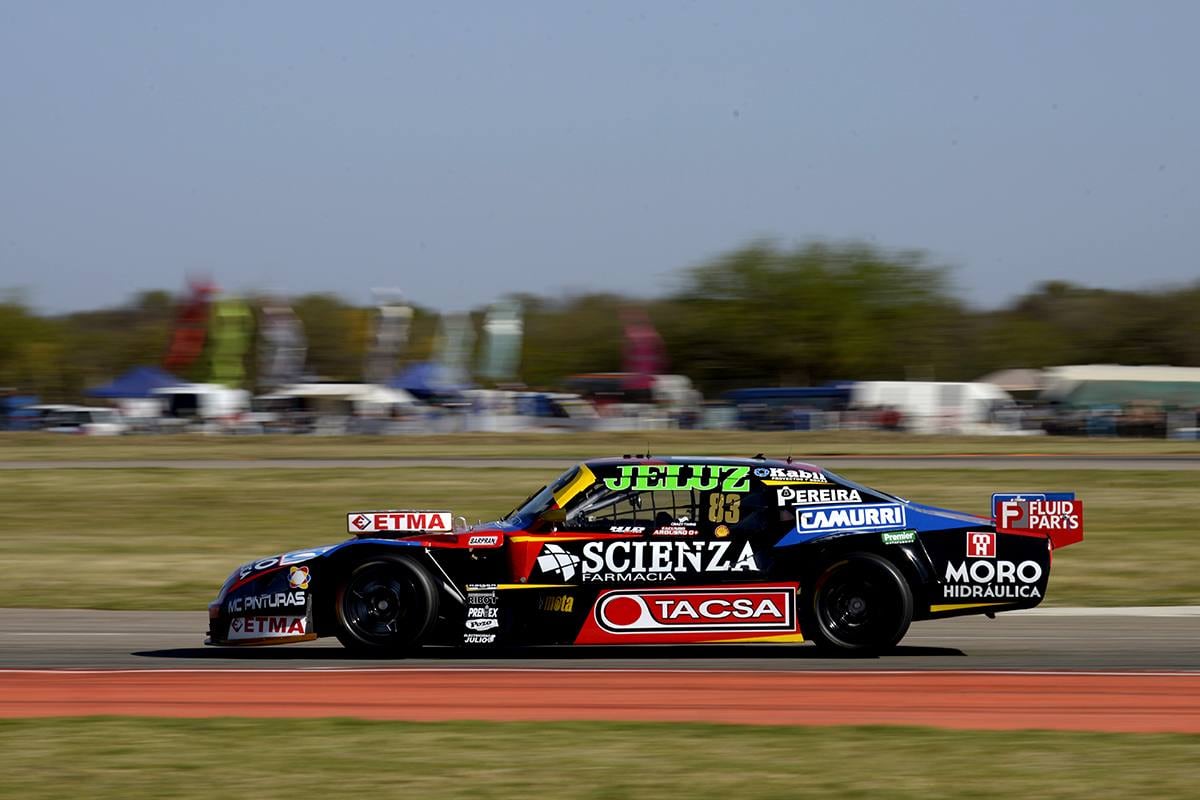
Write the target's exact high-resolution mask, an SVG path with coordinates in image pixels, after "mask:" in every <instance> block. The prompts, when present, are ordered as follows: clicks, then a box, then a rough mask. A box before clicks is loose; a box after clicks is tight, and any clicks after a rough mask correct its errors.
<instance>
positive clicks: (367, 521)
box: [346, 511, 454, 536]
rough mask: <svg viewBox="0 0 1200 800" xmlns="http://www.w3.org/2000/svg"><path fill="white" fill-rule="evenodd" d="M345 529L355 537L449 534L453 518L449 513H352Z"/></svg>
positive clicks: (348, 517) (347, 519)
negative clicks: (398, 534)
mask: <svg viewBox="0 0 1200 800" xmlns="http://www.w3.org/2000/svg"><path fill="white" fill-rule="evenodd" d="M346 529H347V530H348V531H349V532H350V533H353V534H354V535H355V536H372V535H374V534H379V533H451V532H452V531H453V530H454V516H453V515H452V514H451V513H450V512H449V511H352V512H350V513H349V514H347V515H346Z"/></svg>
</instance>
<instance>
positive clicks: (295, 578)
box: [288, 567, 309, 589]
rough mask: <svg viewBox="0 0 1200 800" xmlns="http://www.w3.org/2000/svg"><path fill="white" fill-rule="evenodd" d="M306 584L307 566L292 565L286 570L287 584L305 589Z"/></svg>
mask: <svg viewBox="0 0 1200 800" xmlns="http://www.w3.org/2000/svg"><path fill="white" fill-rule="evenodd" d="M308 584H309V573H308V567H292V568H291V569H289V570H288V586H291V587H292V588H293V589H307V588H308Z"/></svg>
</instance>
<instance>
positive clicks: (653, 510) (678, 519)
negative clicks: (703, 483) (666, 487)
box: [563, 490, 703, 530]
mask: <svg viewBox="0 0 1200 800" xmlns="http://www.w3.org/2000/svg"><path fill="white" fill-rule="evenodd" d="M700 500H701V495H700V493H699V492H696V491H693V490H679V491H648V492H609V491H604V492H600V493H598V494H594V495H592V496H590V497H587V498H586V499H584V500H583V501H582V502H581V503H579V504H578V505H576V506H575V507H574V508H572V509H570V510H568V512H567V516H566V521H565V524H564V525H563V529H564V530H610V529H611V528H612V527H613V526H641V527H643V528H646V529H647V530H650V529H653V528H658V527H662V526H665V525H672V524H678V523H693V524H694V523H696V522H699V521H701V520H702V519H703V516H702V514H701V508H700Z"/></svg>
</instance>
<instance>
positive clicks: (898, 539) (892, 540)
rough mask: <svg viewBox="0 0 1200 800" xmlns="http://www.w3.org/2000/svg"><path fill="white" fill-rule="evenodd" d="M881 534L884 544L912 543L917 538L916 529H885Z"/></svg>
mask: <svg viewBox="0 0 1200 800" xmlns="http://www.w3.org/2000/svg"><path fill="white" fill-rule="evenodd" d="M880 535H881V536H882V537H883V543H884V544H912V543H913V542H915V541H916V540H917V532H916V531H884V532H883V533H882V534H880Z"/></svg>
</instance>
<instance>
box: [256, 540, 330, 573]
mask: <svg viewBox="0 0 1200 800" xmlns="http://www.w3.org/2000/svg"><path fill="white" fill-rule="evenodd" d="M336 546H337V545H330V546H328V547H316V548H313V549H311V550H296V551H294V552H291V553H284V554H283V555H281V556H270V557H269V558H261V559H259V560H258V561H251V562H250V563H249V564H244V565H242V566H241V567H239V568H238V579H239V580H241V579H242V578H245V577H246V576H247V575H249V574H250V573H252V572H263V571H264V570H268V569H274V568H275V567H286V566H289V565H291V564H302V563H304V562H305V561H309V560H311V559H314V558H316V557H317V556H319V555H321V554H322V553H324V552H326V551H327V550H331V549H333V548H334V547H336Z"/></svg>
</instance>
